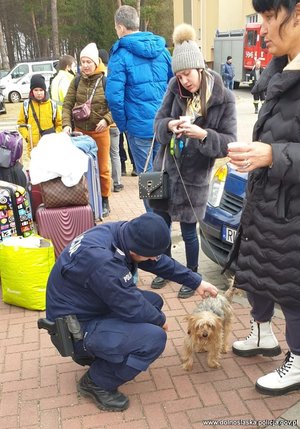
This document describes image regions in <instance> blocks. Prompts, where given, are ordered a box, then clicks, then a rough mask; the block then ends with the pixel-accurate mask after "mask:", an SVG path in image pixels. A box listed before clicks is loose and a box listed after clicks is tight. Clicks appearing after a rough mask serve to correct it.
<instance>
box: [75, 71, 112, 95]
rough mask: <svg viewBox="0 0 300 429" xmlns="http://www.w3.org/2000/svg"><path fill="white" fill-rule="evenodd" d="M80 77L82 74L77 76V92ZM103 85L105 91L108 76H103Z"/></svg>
mask: <svg viewBox="0 0 300 429" xmlns="http://www.w3.org/2000/svg"><path fill="white" fill-rule="evenodd" d="M80 77H81V76H80V74H79V75H77V76H76V77H75V92H77V88H78V85H79V81H80ZM102 85H103V89H104V91H105V88H106V76H104V75H103V77H102Z"/></svg>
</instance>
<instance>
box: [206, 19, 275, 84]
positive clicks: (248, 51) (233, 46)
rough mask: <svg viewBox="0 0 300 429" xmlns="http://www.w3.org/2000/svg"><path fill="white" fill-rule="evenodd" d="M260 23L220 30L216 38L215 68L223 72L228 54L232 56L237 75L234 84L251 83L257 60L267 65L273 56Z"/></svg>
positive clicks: (264, 65) (263, 65)
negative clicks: (251, 75) (266, 43)
mask: <svg viewBox="0 0 300 429" xmlns="http://www.w3.org/2000/svg"><path fill="white" fill-rule="evenodd" d="M260 27H261V24H259V23H257V22H256V23H251V24H247V25H246V28H245V29H243V30H233V31H226V32H225V31H222V32H220V31H218V32H217V33H216V36H215V39H214V67H213V68H214V70H216V71H217V72H219V73H222V67H223V64H224V63H225V61H226V58H227V56H228V55H231V56H232V63H233V65H234V70H235V77H234V85H235V88H238V87H239V85H240V84H242V85H249V76H250V71H251V70H252V68H253V66H254V64H255V60H256V59H257V58H259V59H260V60H261V64H262V67H266V66H267V64H268V63H269V61H270V60H271V58H272V55H271V54H269V53H268V50H267V49H266V45H265V42H264V38H263V37H262V36H261V35H260Z"/></svg>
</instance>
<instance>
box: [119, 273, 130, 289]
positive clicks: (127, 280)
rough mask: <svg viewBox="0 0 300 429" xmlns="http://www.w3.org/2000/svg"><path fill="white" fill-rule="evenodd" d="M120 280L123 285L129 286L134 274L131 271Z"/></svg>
mask: <svg viewBox="0 0 300 429" xmlns="http://www.w3.org/2000/svg"><path fill="white" fill-rule="evenodd" d="M120 281H121V283H122V285H123V286H125V287H126V286H129V285H130V284H131V283H132V274H131V272H130V271H128V272H127V273H125V274H124V275H123V276H121V277H120Z"/></svg>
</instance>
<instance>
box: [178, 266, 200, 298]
mask: <svg viewBox="0 0 300 429" xmlns="http://www.w3.org/2000/svg"><path fill="white" fill-rule="evenodd" d="M188 268H189V267H188ZM191 270H192V271H194V273H196V272H197V271H198V265H197V266H196V267H194V268H191ZM195 292H196V291H195V289H191V288H190V287H188V286H185V285H182V286H181V288H180V289H179V292H178V295H177V297H178V298H182V299H184V298H189V297H190V296H193V295H194V293H195Z"/></svg>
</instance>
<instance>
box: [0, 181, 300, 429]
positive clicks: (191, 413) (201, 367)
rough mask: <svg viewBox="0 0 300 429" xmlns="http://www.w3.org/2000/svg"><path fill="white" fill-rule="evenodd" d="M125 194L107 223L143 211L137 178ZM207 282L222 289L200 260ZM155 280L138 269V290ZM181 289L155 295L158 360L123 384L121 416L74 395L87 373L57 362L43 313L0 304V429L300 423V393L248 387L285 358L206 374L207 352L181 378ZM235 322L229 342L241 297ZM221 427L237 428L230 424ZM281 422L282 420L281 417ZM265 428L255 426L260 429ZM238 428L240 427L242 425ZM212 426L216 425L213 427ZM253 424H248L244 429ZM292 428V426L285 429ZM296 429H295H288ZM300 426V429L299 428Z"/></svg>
mask: <svg viewBox="0 0 300 429" xmlns="http://www.w3.org/2000/svg"><path fill="white" fill-rule="evenodd" d="M124 184H125V190H124V191H123V192H121V193H119V194H113V195H112V197H111V208H112V214H111V216H110V218H109V219H108V220H120V219H127V218H132V217H134V216H136V215H139V214H140V213H142V212H143V204H142V202H141V201H139V200H138V196H137V178H133V177H126V178H124ZM173 234H174V236H175V239H174V243H175V244H174V248H173V254H174V256H175V257H176V258H177V259H179V260H181V261H184V258H183V246H182V242H181V241H180V240H179V238H178V225H175V226H174V232H173ZM201 270H202V272H203V273H204V275H205V279H207V280H209V281H211V282H213V283H215V284H216V285H217V286H219V287H220V288H222V287H223V285H224V279H223V278H222V276H221V275H220V269H219V268H218V267H217V266H216V265H215V264H213V263H212V262H210V261H208V260H207V259H206V258H205V257H204V256H203V255H201ZM152 278H153V275H151V274H148V273H143V272H140V274H139V286H140V287H141V288H143V289H147V288H149V284H150V282H151V280H152ZM178 288H179V286H178V285H176V284H174V283H169V284H167V286H166V287H165V288H164V289H162V290H161V294H162V296H163V297H164V300H165V312H166V314H167V318H168V323H169V333H168V342H167V346H166V349H165V351H164V353H163V355H162V356H161V357H160V358H159V359H158V360H157V361H156V362H155V363H154V364H153V365H152V366H151V368H150V369H149V370H148V371H147V372H145V373H142V374H141V375H139V376H138V377H137V378H136V380H134V381H132V382H130V383H127V384H126V385H124V386H122V387H121V389H120V390H121V391H122V392H124V393H126V394H127V395H129V398H130V407H129V409H128V410H127V411H125V412H123V413H106V412H101V411H99V410H98V409H97V408H96V407H95V405H94V404H93V403H92V402H91V401H90V400H88V399H85V398H82V397H79V396H78V395H77V393H76V381H77V380H78V379H79V378H80V377H81V375H82V374H83V373H84V371H85V369H84V368H83V367H80V366H78V365H76V364H75V363H74V362H73V361H72V360H71V359H70V358H62V357H60V356H59V355H58V354H57V352H56V350H55V349H54V347H53V346H52V345H51V343H50V340H49V337H48V335H47V334H46V333H45V332H40V331H38V329H37V327H36V321H37V319H38V318H39V317H41V316H43V314H44V313H43V312H33V311H28V310H24V309H22V308H17V307H13V306H9V305H6V304H4V303H2V302H1V304H0V374H1V376H0V377H1V378H0V383H1V384H0V395H1V406H0V428H1V429H19V428H22V429H27V428H28V429H41V428H43V429H108V428H109V429H127V428H128V429H129V428H130V429H152V428H153V429H167V428H173V429H187V428H193V429H200V428H202V427H205V426H204V420H205V419H214V420H217V419H219V420H222V419H223V420H228V419H231V420H233V419H234V420H238V419H255V420H267V419H269V420H274V419H279V418H285V419H296V418H297V417H298V419H299V420H298V425H300V403H299V400H300V393H299V392H297V393H291V394H289V395H286V396H283V397H268V396H262V395H260V394H259V393H257V392H256V391H255V389H254V383H255V380H256V379H257V377H259V376H261V375H263V374H264V373H266V372H268V371H271V370H273V369H274V368H275V367H277V366H278V365H279V364H280V363H281V361H282V359H283V355H281V356H279V357H276V358H274V359H272V358H263V357H254V358H248V359H245V358H244V359H243V358H238V357H236V356H234V355H233V354H232V353H231V352H229V353H228V354H227V355H224V356H223V357H222V368H221V369H218V370H213V369H209V368H208V367H207V365H206V356H205V354H200V355H198V356H197V358H196V361H195V365H194V368H193V370H192V371H191V372H189V373H187V372H185V371H184V370H183V369H181V366H180V363H181V361H180V354H181V351H182V344H183V338H184V335H185V326H186V325H185V322H184V321H183V319H184V317H185V315H186V314H188V313H190V312H191V311H192V310H193V308H194V306H195V304H196V302H197V298H196V297H192V298H189V299H187V300H179V299H177V296H176V295H177V291H178ZM234 311H235V320H234V325H233V333H232V335H231V338H230V341H231V342H232V341H234V340H235V339H237V338H241V337H243V336H244V335H246V334H248V332H249V315H248V313H249V307H248V305H247V302H246V301H245V299H244V298H242V297H236V298H235V302H234ZM274 330H275V333H276V335H277V337H278V339H279V341H280V344H281V346H282V349H283V350H284V351H286V350H287V346H286V343H285V340H284V321H283V319H282V317H281V315H280V313H278V315H277V316H276V317H275V318H274ZM226 423H227V427H235V425H234V424H233V423H231V424H230V423H229V422H228V421H227V422H226ZM284 423H287V421H286V420H285V421H284ZM267 425H268V423H265V424H263V423H262V424H261V427H265V426H267ZM241 426H244V427H245V426H246V425H245V424H242V425H241ZM214 427H217V428H221V427H222V425H221V424H218V425H215V426H214ZM249 427H251V426H249ZM290 427H292V426H291V425H290ZM294 427H295V426H294ZM298 427H300V426H298Z"/></svg>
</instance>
